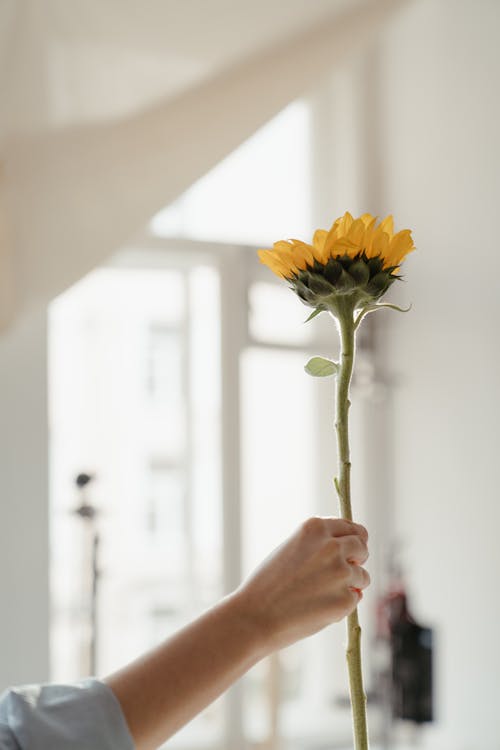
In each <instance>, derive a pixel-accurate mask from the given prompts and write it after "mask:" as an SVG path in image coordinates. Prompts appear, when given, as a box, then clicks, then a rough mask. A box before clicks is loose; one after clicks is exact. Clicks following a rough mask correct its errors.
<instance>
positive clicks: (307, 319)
mask: <svg viewBox="0 0 500 750" xmlns="http://www.w3.org/2000/svg"><path fill="white" fill-rule="evenodd" d="M322 312H325V309H324V307H317V308H316V310H313V312H312V313H311V314H310V315H309V317H308V318H306V319H305V320H304V323H309V321H310V320H312V319H313V318H315V317H316V315H319V314H320V313H322Z"/></svg>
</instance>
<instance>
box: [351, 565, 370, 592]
mask: <svg viewBox="0 0 500 750" xmlns="http://www.w3.org/2000/svg"><path fill="white" fill-rule="evenodd" d="M370 581H371V579H370V574H369V573H368V571H367V570H365V569H364V568H362V567H361V566H360V565H352V566H351V578H350V581H349V588H356V589H366V588H367V587H368V586H369V585H370Z"/></svg>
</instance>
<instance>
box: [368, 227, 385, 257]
mask: <svg viewBox="0 0 500 750" xmlns="http://www.w3.org/2000/svg"><path fill="white" fill-rule="evenodd" d="M388 251H389V235H388V234H386V233H385V232H384V231H383V230H382V225H380V226H379V227H377V229H376V230H375V232H374V234H373V243H372V255H371V256H370V257H374V256H377V255H380V256H382V258H384V259H385V258H386V256H387V253H388Z"/></svg>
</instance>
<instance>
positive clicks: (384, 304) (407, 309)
mask: <svg viewBox="0 0 500 750" xmlns="http://www.w3.org/2000/svg"><path fill="white" fill-rule="evenodd" d="M376 307H377V310H380V309H381V308H383V307H388V308H389V310H396V311H397V312H403V313H407V312H410V310H411V305H409V307H399V305H391V304H390V303H389V302H379V303H378V304H377V306H376Z"/></svg>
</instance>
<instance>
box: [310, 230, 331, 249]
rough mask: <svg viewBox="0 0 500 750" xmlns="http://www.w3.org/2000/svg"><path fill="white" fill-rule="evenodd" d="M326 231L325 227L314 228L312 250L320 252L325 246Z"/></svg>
mask: <svg viewBox="0 0 500 750" xmlns="http://www.w3.org/2000/svg"><path fill="white" fill-rule="evenodd" d="M327 235H328V232H327V231H326V229H316V231H315V232H314V237H313V248H314V250H318V251H319V252H320V253H321V251H322V250H323V248H324V246H325V240H326V238H327Z"/></svg>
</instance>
